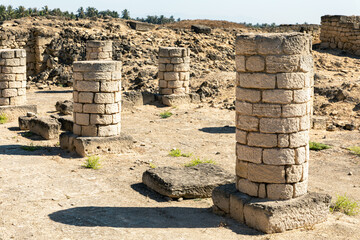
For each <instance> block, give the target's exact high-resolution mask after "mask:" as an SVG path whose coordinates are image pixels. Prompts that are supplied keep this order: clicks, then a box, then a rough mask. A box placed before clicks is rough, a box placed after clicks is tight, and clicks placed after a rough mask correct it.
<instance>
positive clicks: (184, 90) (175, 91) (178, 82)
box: [158, 47, 190, 95]
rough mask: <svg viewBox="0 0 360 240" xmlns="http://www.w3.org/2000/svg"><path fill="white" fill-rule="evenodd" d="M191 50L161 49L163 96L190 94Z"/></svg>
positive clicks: (161, 90) (160, 73) (160, 71)
mask: <svg viewBox="0 0 360 240" xmlns="http://www.w3.org/2000/svg"><path fill="white" fill-rule="evenodd" d="M189 71H190V50H189V49H186V48H178V47H160V48H159V74H158V75H159V88H160V94H163V95H183V94H188V93H189V81H190V72H189Z"/></svg>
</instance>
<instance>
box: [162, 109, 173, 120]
mask: <svg viewBox="0 0 360 240" xmlns="http://www.w3.org/2000/svg"><path fill="white" fill-rule="evenodd" d="M172 115H173V114H172V112H170V111H168V110H167V111H165V112H162V113H160V117H161V118H168V117H171V116H172Z"/></svg>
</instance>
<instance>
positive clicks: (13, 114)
mask: <svg viewBox="0 0 360 240" xmlns="http://www.w3.org/2000/svg"><path fill="white" fill-rule="evenodd" d="M28 112H33V113H37V106H36V105H18V106H12V105H10V106H0V115H1V114H5V115H6V117H7V118H8V120H9V121H14V120H17V119H18V117H20V116H26V113H28Z"/></svg>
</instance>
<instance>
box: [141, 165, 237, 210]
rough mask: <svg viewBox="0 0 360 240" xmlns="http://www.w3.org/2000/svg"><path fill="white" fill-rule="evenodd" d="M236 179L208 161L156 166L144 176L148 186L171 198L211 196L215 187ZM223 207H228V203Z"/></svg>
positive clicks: (144, 181)
mask: <svg viewBox="0 0 360 240" xmlns="http://www.w3.org/2000/svg"><path fill="white" fill-rule="evenodd" d="M234 180H235V177H234V175H232V174H230V173H228V172H226V171H224V170H223V169H222V168H221V167H219V166H217V165H214V164H208V163H205V164H199V165H197V166H193V167H160V168H154V169H149V170H147V171H145V172H144V173H143V176H142V181H143V183H144V184H145V185H146V186H148V187H149V188H151V189H153V190H154V191H156V192H158V193H160V194H162V195H165V196H168V197H171V198H180V197H183V198H205V197H211V194H212V191H213V190H214V188H216V187H217V186H219V185H223V184H228V183H233V182H234ZM224 192H225V191H224ZM225 198H226V197H225ZM221 207H222V208H224V209H226V208H227V207H226V203H224V204H223V206H221Z"/></svg>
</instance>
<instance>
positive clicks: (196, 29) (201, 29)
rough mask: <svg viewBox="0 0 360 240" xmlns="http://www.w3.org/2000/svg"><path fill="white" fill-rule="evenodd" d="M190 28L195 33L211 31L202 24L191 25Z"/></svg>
mask: <svg viewBox="0 0 360 240" xmlns="http://www.w3.org/2000/svg"><path fill="white" fill-rule="evenodd" d="M191 30H192V31H194V32H195V33H206V34H210V33H211V28H210V27H208V26H204V25H191Z"/></svg>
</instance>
